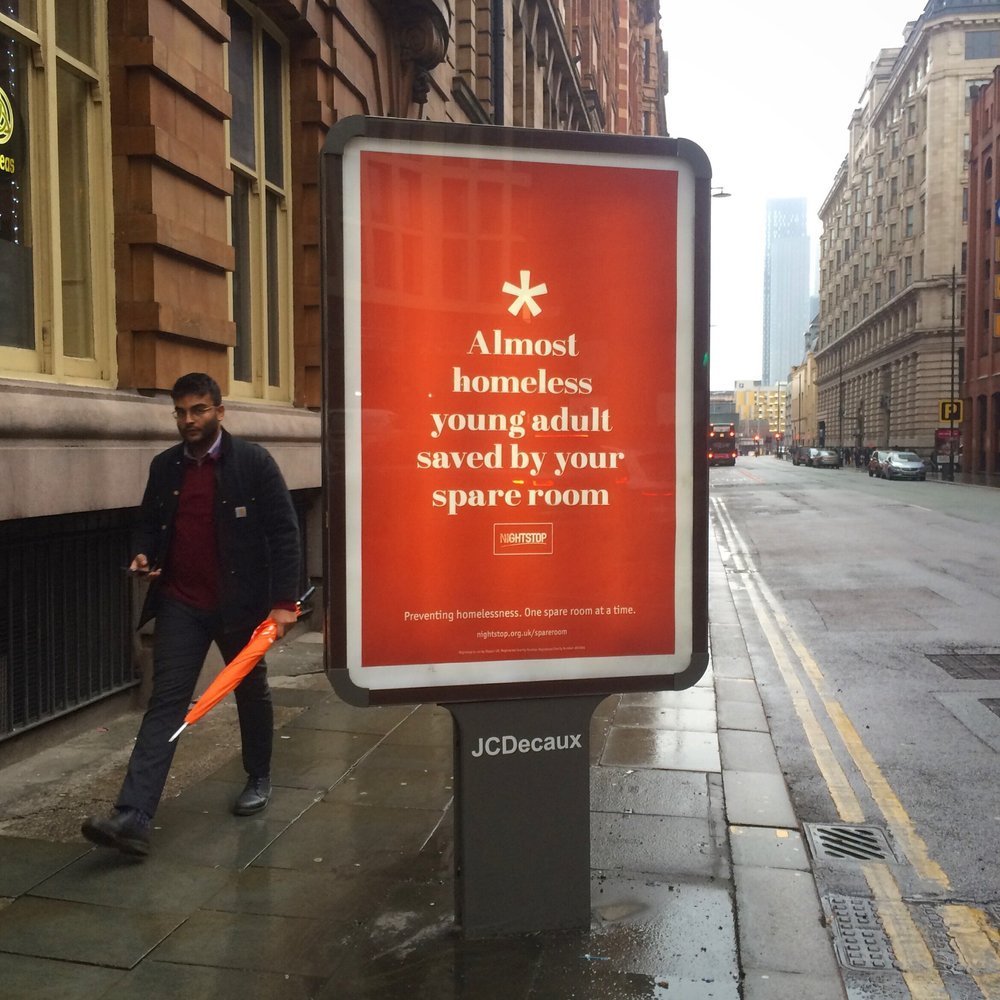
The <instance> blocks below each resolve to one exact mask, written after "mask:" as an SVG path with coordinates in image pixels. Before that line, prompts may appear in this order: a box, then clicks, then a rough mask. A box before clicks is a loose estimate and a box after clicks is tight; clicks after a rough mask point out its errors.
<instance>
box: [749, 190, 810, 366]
mask: <svg viewBox="0 0 1000 1000" xmlns="http://www.w3.org/2000/svg"><path fill="white" fill-rule="evenodd" d="M809 319H810V316H809V234H808V232H807V231H806V200H805V198H770V199H768V202H767V221H766V232H765V243H764V351H763V359H762V362H761V372H762V374H761V379H762V381H763V382H764V384H765V385H773V384H775V383H776V382H782V381H785V380H786V379H787V378H788V373H789V372H790V371H791V369H792V366H793V365H797V364H799V363H800V362H801V361H802V336H803V334H804V333H805V331H806V329H807V328H808V326H809Z"/></svg>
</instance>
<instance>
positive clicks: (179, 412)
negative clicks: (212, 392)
mask: <svg viewBox="0 0 1000 1000" xmlns="http://www.w3.org/2000/svg"><path fill="white" fill-rule="evenodd" d="M214 409H215V407H214V406H206V405H205V404H204V403H199V404H198V405H197V406H192V407H191V409H190V410H185V409H184V407H182V406H175V407H174V419H175V420H184V419H186V418H187V417H188V416H192V417H194V419H195V420H200V419H201V418H202V417H203V416H205V414H206V413H208V411H209V410H214Z"/></svg>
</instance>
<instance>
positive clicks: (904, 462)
mask: <svg viewBox="0 0 1000 1000" xmlns="http://www.w3.org/2000/svg"><path fill="white" fill-rule="evenodd" d="M882 478H883V479H926V478H927V466H926V465H924V460H923V459H922V458H921V457H920V456H919V455H918V454H917V453H916V452H913V451H890V452H889V454H888V455H886V458H885V462H883V463H882Z"/></svg>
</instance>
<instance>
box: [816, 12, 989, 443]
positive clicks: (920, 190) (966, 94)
mask: <svg viewBox="0 0 1000 1000" xmlns="http://www.w3.org/2000/svg"><path fill="white" fill-rule="evenodd" d="M997 62H1000V3H995V2H986V0H929V2H928V3H927V4H926V6H925V7H924V10H923V12H922V13H921V15H920V17H919V18H918V19H917V20H916V21H914V22H911V23H910V24H907V25H906V28H905V30H904V39H903V45H902V46H901V47H899V48H893V49H884V50H882V51H881V52H880V53H879V55H878V58H877V59H876V60H875V62H874V63H873V64H872V67H871V70H870V72H869V75H868V78H867V80H866V81H865V86H864V91H863V94H862V98H861V104H860V106H859V107H858V108H857V110H856V111H855V112H854V114H853V116H852V117H851V122H850V130H849V150H848V154H847V156H846V158H845V160H844V162H843V164H842V165H841V167H840V169H839V171H838V173H837V176H836V178H835V179H834V182H833V185H832V187H831V189H830V192H829V194H828V195H827V198H826V200H825V202H824V204H823V206H822V209H821V213H820V214H821V219H822V223H823V235H822V240H821V255H820V333H819V342H818V345H817V349H816V366H817V372H816V385H817V391H818V419H820V420H825V422H826V426H827V427H828V428H830V427H836V426H840V425H841V424H842V425H843V427H844V433H843V437H844V440H843V442H842V443H843V444H844V445H847V446H859V447H889V446H893V447H900V448H909V449H913V450H916V451H918V452H919V453H921V454H923V455H924V456H928V455H929V454H930V453H931V452H932V451H933V450H934V446H935V434H936V431H938V430H939V429H940V402H941V400H943V399H947V398H949V396H950V393H951V373H952V370H953V351H952V343H953V339H954V338H953V335H952V331H953V327H954V326H956V325H957V327H958V329H959V331H960V330H961V328H962V307H963V298H964V281H965V272H966V256H967V241H968V235H967V229H968V225H967V223H968V213H969V190H968V161H969V151H970V119H969V111H970V107H971V103H972V94H973V93H974V92H975V91H976V89H977V88H978V86H979V85H980V84H982V83H983V82H985V81H987V80H989V79H991V78H992V74H993V67H994V65H996V63H997ZM953 269H954V272H955V274H956V281H955V282H953V281H952V272H953ZM953 317H954V318H953ZM961 362H962V358H961V338H960V337H959V339H958V341H957V348H956V352H955V356H954V366H955V370H956V371H960V369H961Z"/></svg>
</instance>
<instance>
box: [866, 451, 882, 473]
mask: <svg viewBox="0 0 1000 1000" xmlns="http://www.w3.org/2000/svg"><path fill="white" fill-rule="evenodd" d="M885 456H886V452H884V451H873V452H872V457H871V458H870V459H868V475H869V476H881V475H882V465H883V463H884V462H885Z"/></svg>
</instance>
